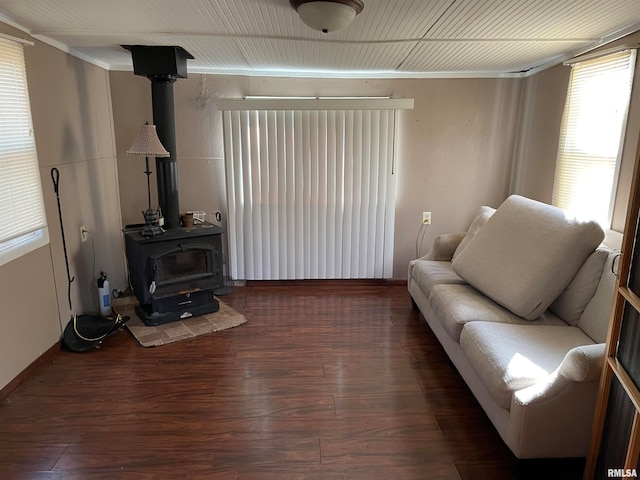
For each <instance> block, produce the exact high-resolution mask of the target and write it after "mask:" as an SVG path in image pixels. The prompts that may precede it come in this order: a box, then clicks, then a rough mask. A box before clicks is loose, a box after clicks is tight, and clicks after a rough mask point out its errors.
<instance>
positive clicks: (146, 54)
mask: <svg viewBox="0 0 640 480" xmlns="http://www.w3.org/2000/svg"><path fill="white" fill-rule="evenodd" d="M123 47H124V48H126V49H127V50H129V51H130V52H131V55H132V58H133V69H134V73H135V74H136V75H142V76H146V77H147V78H148V79H149V80H150V81H151V101H152V106H153V121H154V123H155V125H156V128H157V132H158V138H159V139H160V142H161V143H162V144H163V145H164V148H165V149H166V150H167V151H168V152H169V154H170V155H169V157H166V158H160V157H156V172H157V175H156V179H157V184H158V203H159V205H160V208H161V209H162V212H163V214H164V222H165V223H164V227H165V229H166V230H165V231H164V232H163V233H161V234H159V235H156V234H154V235H151V236H146V235H143V230H142V226H138V227H128V228H127V229H125V231H124V235H125V247H126V251H127V262H128V264H129V274H130V278H131V285H132V287H133V293H134V294H135V295H136V297H137V299H138V301H139V303H140V305H139V306H138V307H137V308H136V314H137V315H138V316H139V317H140V318H141V319H142V320H143V321H144V322H145V323H146V324H147V325H160V324H163V323H168V322H173V321H176V320H180V319H182V318H188V317H191V316H196V315H204V314H206V313H212V312H215V311H217V310H218V309H219V304H218V301H217V300H216V299H215V298H214V297H213V292H214V290H216V289H219V288H221V287H222V286H224V277H223V274H222V268H223V260H222V229H221V228H220V227H218V226H216V225H212V224H210V223H206V222H204V223H199V224H196V225H194V226H193V227H189V228H182V227H181V226H180V218H179V212H180V207H179V205H178V169H177V154H176V133H175V132H176V126H175V114H174V101H173V84H174V83H175V81H176V80H177V79H178V78H186V77H187V59H189V58H193V56H192V55H191V54H190V53H189V52H187V51H186V50H184V49H183V48H181V47H172V46H146V45H123Z"/></svg>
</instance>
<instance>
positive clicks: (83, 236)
mask: <svg viewBox="0 0 640 480" xmlns="http://www.w3.org/2000/svg"><path fill="white" fill-rule="evenodd" d="M88 234H89V231H88V230H87V227H85V226H84V225H82V226H81V227H80V240H82V241H83V242H86V241H87V239H88V238H89V237H88V236H87V235H88Z"/></svg>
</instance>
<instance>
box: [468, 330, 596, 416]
mask: <svg viewBox="0 0 640 480" xmlns="http://www.w3.org/2000/svg"><path fill="white" fill-rule="evenodd" d="M593 344H594V342H593V340H591V338H589V337H588V336H587V335H586V334H585V333H584V332H583V331H582V330H580V329H579V328H578V327H571V326H569V325H565V326H556V325H531V324H528V325H507V324H500V323H488V322H473V323H469V324H467V325H465V327H464V328H463V329H462V334H461V335H460V347H461V348H462V351H463V352H464V353H465V355H466V356H467V358H468V359H469V362H470V363H471V365H472V366H473V368H474V370H475V371H476V373H477V374H478V377H479V378H480V380H481V381H482V383H483V384H484V386H485V387H486V389H487V390H488V391H489V393H490V394H491V395H492V397H493V398H494V400H495V401H496V403H497V404H498V405H500V406H501V407H502V408H505V409H507V410H510V409H511V398H512V397H513V392H515V391H517V390H520V389H522V388H525V387H528V386H531V385H533V384H534V383H537V382H538V381H540V380H544V379H546V378H547V377H548V376H549V375H550V374H552V373H553V372H554V371H555V370H556V369H557V368H558V367H559V366H560V364H561V363H562V361H563V359H564V357H565V356H566V355H567V353H568V352H569V351H570V350H571V349H573V348H574V347H578V346H582V345H593Z"/></svg>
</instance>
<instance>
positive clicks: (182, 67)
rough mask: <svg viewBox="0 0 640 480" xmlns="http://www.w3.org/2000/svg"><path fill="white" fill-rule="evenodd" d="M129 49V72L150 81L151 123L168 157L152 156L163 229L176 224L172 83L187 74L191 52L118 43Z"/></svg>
mask: <svg viewBox="0 0 640 480" xmlns="http://www.w3.org/2000/svg"><path fill="white" fill-rule="evenodd" d="M122 47H123V48H126V49H127V50H129V51H130V52H131V56H132V58H133V73H134V74H136V75H142V76H145V77H147V78H148V79H149V80H150V81H151V102H152V106H153V123H154V124H155V125H156V131H157V132H158V138H159V139H160V141H161V142H162V145H164V148H166V149H167V151H168V152H169V153H170V156H169V157H166V158H156V181H157V184H158V203H159V205H160V208H161V209H162V214H163V216H164V227H165V228H166V229H172V228H178V227H180V205H179V195H178V164H177V156H176V120H175V110H174V101H173V84H174V83H175V81H176V80H177V79H178V78H187V59H188V58H193V56H192V55H191V54H190V53H189V52H187V51H186V50H185V49H183V48H182V47H165V46H147V45H122Z"/></svg>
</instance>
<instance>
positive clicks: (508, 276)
mask: <svg viewBox="0 0 640 480" xmlns="http://www.w3.org/2000/svg"><path fill="white" fill-rule="evenodd" d="M603 238H604V232H603V231H602V228H600V225H598V224H597V223H596V222H594V221H580V220H577V219H574V218H568V217H567V215H566V214H565V212H564V211H562V210H561V209H559V208H557V207H553V206H551V205H547V204H544V203H540V202H537V201H535V200H531V199H528V198H525V197H521V196H518V195H512V196H510V197H509V198H507V200H505V201H504V203H503V204H502V205H501V206H500V207H499V208H498V209H497V210H496V212H495V213H494V214H493V216H491V218H489V220H487V222H486V224H485V225H484V226H483V227H482V228H481V229H480V230H479V231H478V233H477V234H476V235H475V237H473V238H472V239H471V240H470V241H469V243H468V244H467V246H466V247H465V248H464V250H462V252H460V254H459V255H458V257H457V258H456V259H455V260H454V262H453V264H452V267H453V270H454V271H455V272H456V273H457V274H458V275H459V276H460V277H461V278H463V279H464V280H466V281H467V282H468V283H469V284H471V285H472V286H474V287H475V288H477V289H478V290H480V291H481V292H482V293H484V294H485V295H487V296H488V297H490V298H491V299H492V300H494V301H496V302H498V303H499V304H501V305H503V306H504V307H505V308H507V309H509V310H511V311H512V312H513V313H515V314H516V315H519V316H521V317H524V318H526V319H527V320H535V319H536V318H537V317H539V316H540V315H541V314H542V312H544V311H545V310H546V309H547V308H548V307H549V305H551V303H552V302H553V301H554V300H555V298H556V297H557V296H558V295H559V294H560V292H561V291H562V290H563V289H564V288H565V287H566V286H567V285H568V284H569V282H570V281H571V279H572V278H573V277H574V276H575V275H576V273H577V272H578V270H579V269H580V267H581V266H582V264H583V263H584V261H585V260H586V259H587V257H588V256H589V255H590V254H591V253H592V252H593V251H594V250H595V248H596V247H597V246H598V245H599V244H600V242H601V241H602V239H603Z"/></svg>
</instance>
